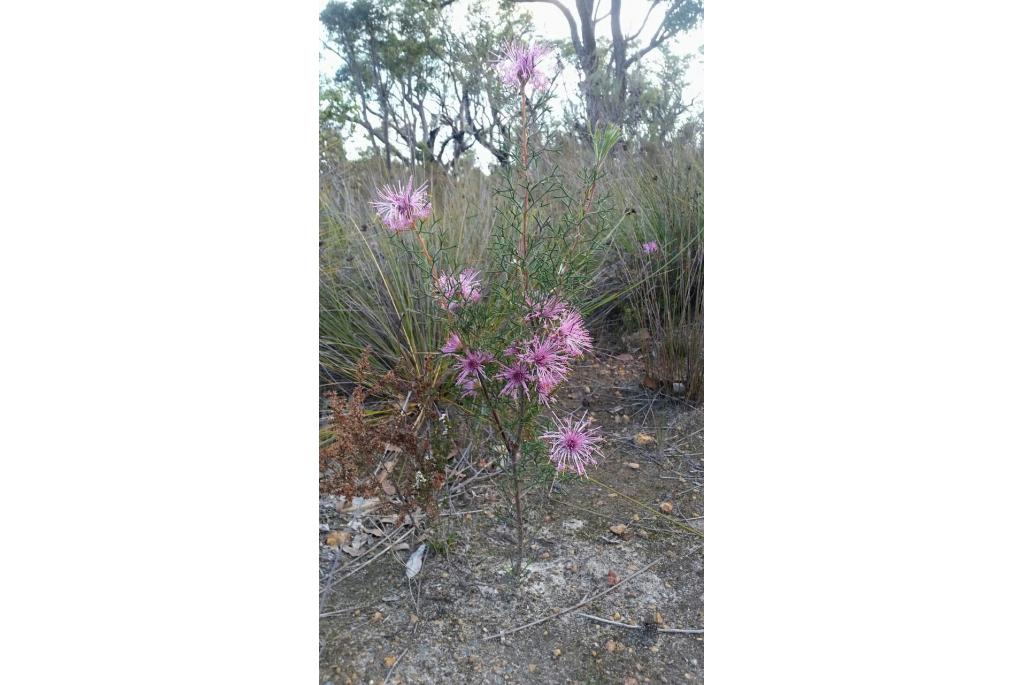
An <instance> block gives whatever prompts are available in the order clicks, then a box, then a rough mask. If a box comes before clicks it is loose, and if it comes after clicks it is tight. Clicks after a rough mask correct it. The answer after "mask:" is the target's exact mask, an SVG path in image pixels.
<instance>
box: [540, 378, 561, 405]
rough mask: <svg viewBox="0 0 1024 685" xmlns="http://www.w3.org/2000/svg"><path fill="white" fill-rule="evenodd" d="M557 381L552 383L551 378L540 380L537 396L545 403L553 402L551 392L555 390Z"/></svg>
mask: <svg viewBox="0 0 1024 685" xmlns="http://www.w3.org/2000/svg"><path fill="white" fill-rule="evenodd" d="M557 385H558V384H557V383H552V382H551V381H550V380H543V381H538V383H537V397H538V398H539V399H540V401H541V402H543V403H544V404H545V405H549V404H550V403H551V393H552V392H554V391H555V387H556V386H557Z"/></svg>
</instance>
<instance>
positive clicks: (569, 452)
mask: <svg viewBox="0 0 1024 685" xmlns="http://www.w3.org/2000/svg"><path fill="white" fill-rule="evenodd" d="M554 422H555V430H552V431H548V432H547V433H543V434H542V435H541V436H540V437H541V438H542V439H544V440H546V441H547V442H548V444H549V445H550V448H551V451H550V453H549V455H548V457H549V458H550V459H551V461H552V462H554V464H555V468H556V469H557V470H558V471H570V470H572V471H575V472H576V473H577V474H578V475H580V476H585V475H587V471H586V467H587V466H590V465H593V464H596V463H597V459H595V455H600V451H599V450H598V444H599V443H601V442H604V439H603V438H602V437H601V433H600V430H599V429H598V428H596V427H591V426H590V424H589V423H588V422H587V420H586V415H585V414H584V415H583V416H582V417H581V418H580V420H579V421H575V422H574V421H573V420H572V417H571V416H570V417H568V418H566V419H565V420H562V419H559V418H558V417H557V416H556V417H554Z"/></svg>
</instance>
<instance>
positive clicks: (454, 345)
mask: <svg viewBox="0 0 1024 685" xmlns="http://www.w3.org/2000/svg"><path fill="white" fill-rule="evenodd" d="M460 349H462V341H461V340H460V339H459V334H458V333H452V334H451V335H450V336H448V341H447V342H446V343H445V344H444V347H442V348H441V351H442V352H444V353H445V354H454V353H456V352H458V351H459V350H460Z"/></svg>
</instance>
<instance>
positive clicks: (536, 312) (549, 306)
mask: <svg viewBox="0 0 1024 685" xmlns="http://www.w3.org/2000/svg"><path fill="white" fill-rule="evenodd" d="M526 303H527V304H528V305H529V306H530V313H529V314H527V315H526V320H527V321H529V320H531V319H546V320H547V321H554V320H556V319H558V318H559V317H560V316H562V314H564V313H565V309H566V306H567V305H566V304H565V302H564V301H563V300H562V299H561V298H560V297H558V295H550V296H549V297H546V298H545V299H543V300H541V301H540V302H534V301H533V300H531V299H530V298H527V299H526Z"/></svg>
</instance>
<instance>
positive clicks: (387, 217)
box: [370, 176, 430, 233]
mask: <svg viewBox="0 0 1024 685" xmlns="http://www.w3.org/2000/svg"><path fill="white" fill-rule="evenodd" d="M377 197H379V198H380V200H379V201H377V202H371V203H370V204H372V205H373V206H374V207H375V208H376V209H377V214H378V215H380V220H381V223H383V224H384V225H385V226H387V227H388V228H390V229H391V230H392V231H395V232H396V233H397V232H399V231H408V230H409V229H410V228H412V227H413V226H415V225H416V222H417V221H420V220H423V219H426V218H427V217H428V216H430V203H429V202H428V201H427V184H426V183H424V184H423V185H421V186H420V187H419V188H416V189H415V190H414V189H413V187H412V176H410V177H409V183H408V185H407V186H404V187H403V186H402V185H401V184H396V185H395V186H394V187H391V186H388V185H386V186H384V187H383V188H378V189H377Z"/></svg>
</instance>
